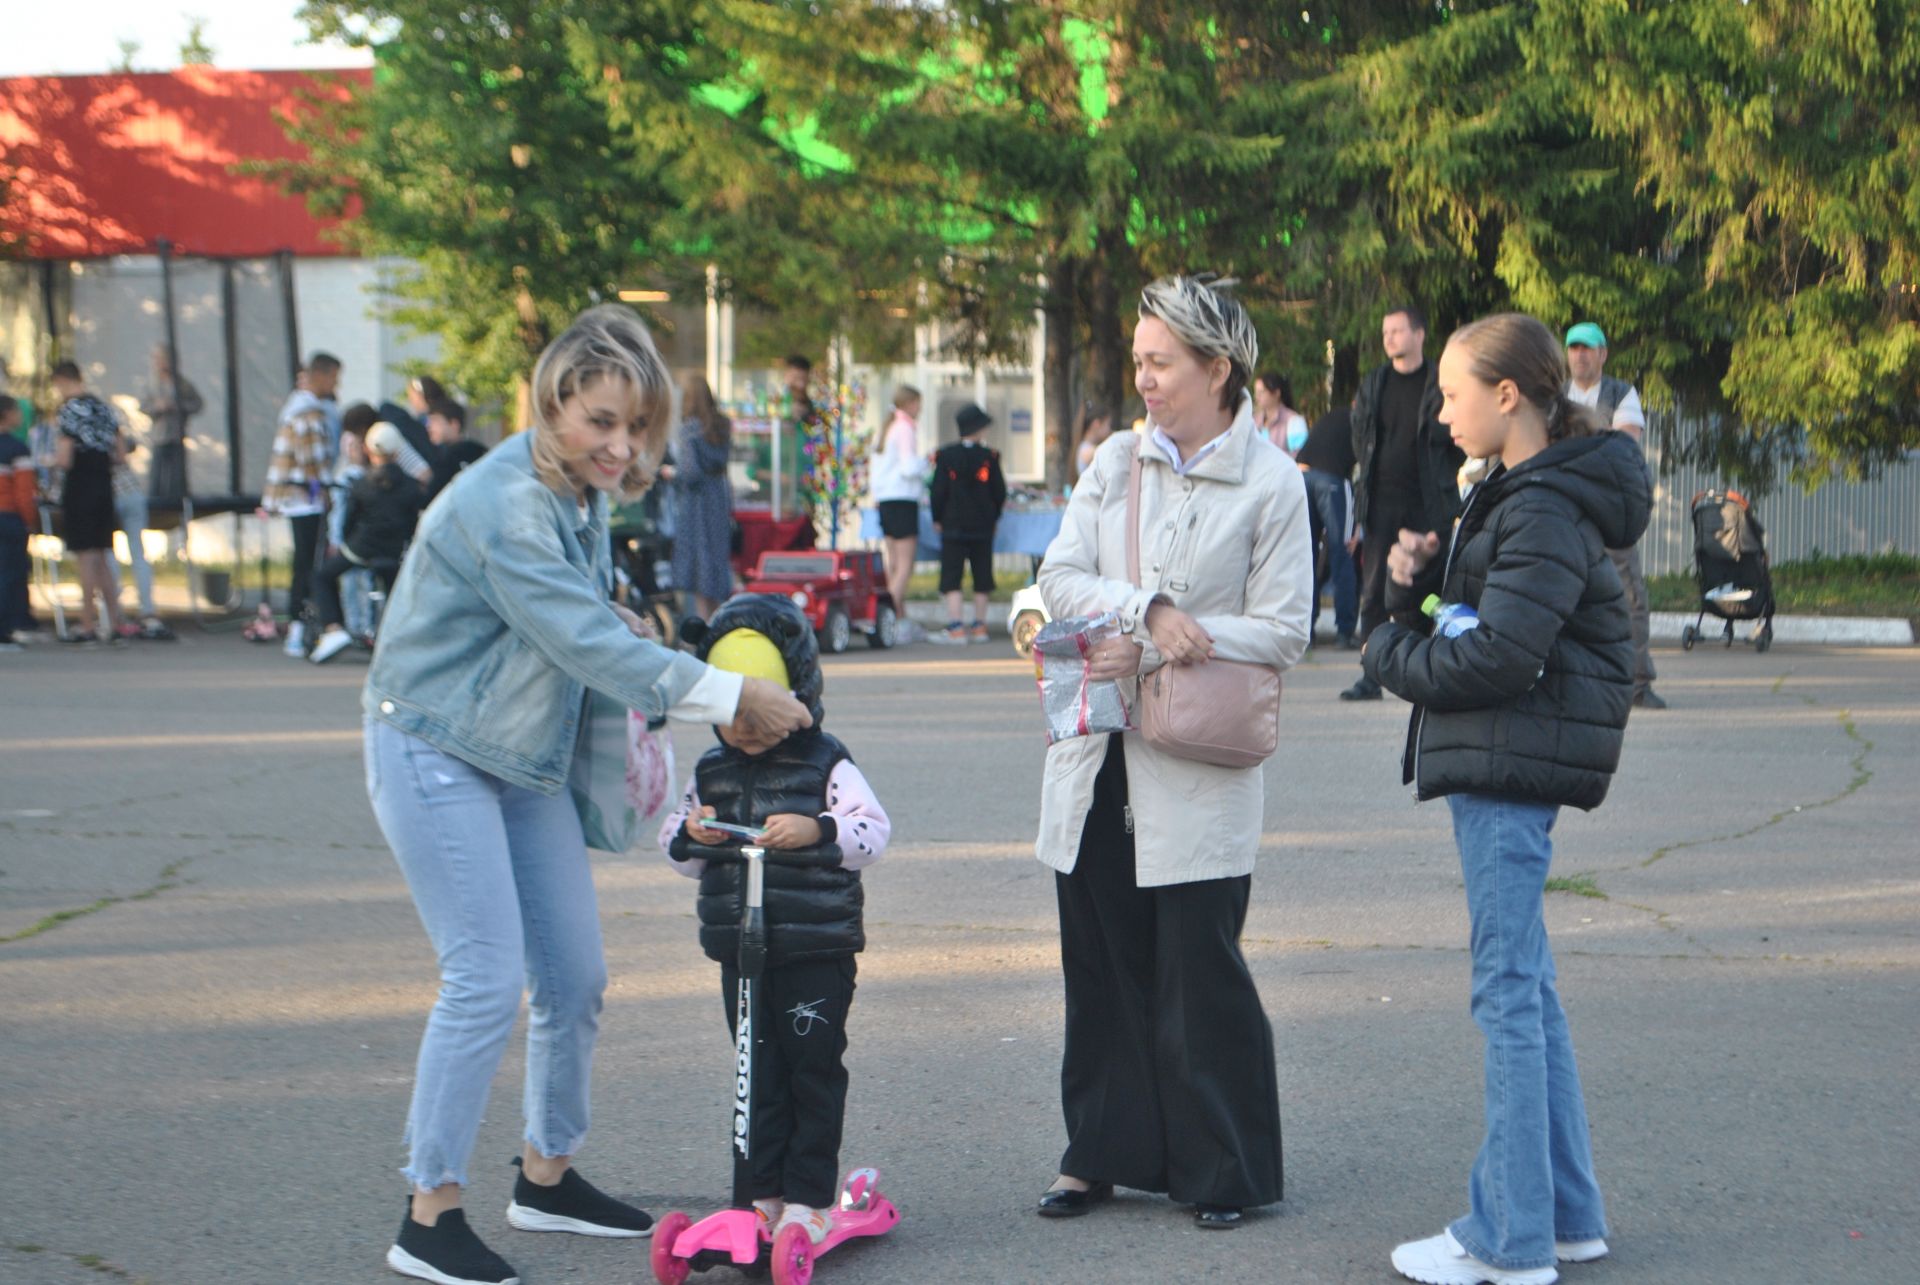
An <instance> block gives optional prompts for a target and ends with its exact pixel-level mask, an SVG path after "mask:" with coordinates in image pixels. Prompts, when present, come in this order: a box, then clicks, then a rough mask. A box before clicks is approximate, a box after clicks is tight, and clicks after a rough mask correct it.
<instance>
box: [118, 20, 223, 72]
mask: <svg viewBox="0 0 1920 1285" xmlns="http://www.w3.org/2000/svg"><path fill="white" fill-rule="evenodd" d="M135 48H138V46H135ZM132 59H133V55H132V53H131V52H129V53H128V54H127V60H128V61H129V62H131V61H132ZM180 65H181V66H182V67H210V66H212V65H213V46H212V45H210V44H208V43H207V20H206V19H205V18H197V17H192V16H189V17H188V18H187V38H186V39H185V40H182V41H181V42H180Z"/></svg>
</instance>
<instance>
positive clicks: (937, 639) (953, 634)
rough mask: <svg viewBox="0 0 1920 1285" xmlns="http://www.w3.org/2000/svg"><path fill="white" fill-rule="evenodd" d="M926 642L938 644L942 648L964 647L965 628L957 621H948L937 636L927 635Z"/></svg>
mask: <svg viewBox="0 0 1920 1285" xmlns="http://www.w3.org/2000/svg"><path fill="white" fill-rule="evenodd" d="M927 641H928V642H933V643H939V644H940V645H941V646H943V647H952V646H955V645H956V644H959V645H964V644H965V643H966V641H967V627H966V626H965V625H963V624H961V623H960V622H959V621H957V620H949V621H948V622H947V627H946V628H945V629H942V630H941V631H940V632H939V633H937V634H930V635H928V637H927Z"/></svg>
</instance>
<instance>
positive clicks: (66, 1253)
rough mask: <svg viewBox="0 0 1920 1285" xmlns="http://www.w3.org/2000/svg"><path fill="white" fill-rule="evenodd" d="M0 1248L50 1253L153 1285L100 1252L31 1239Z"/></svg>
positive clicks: (134, 1284)
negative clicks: (49, 1246)
mask: <svg viewBox="0 0 1920 1285" xmlns="http://www.w3.org/2000/svg"><path fill="white" fill-rule="evenodd" d="M0 1248H5V1249H9V1250H12V1251H13V1252H14V1253H16V1254H52V1255H55V1256H56V1257H59V1258H64V1259H66V1260H67V1261H69V1262H71V1263H73V1264H74V1265H75V1266H77V1267H84V1268H86V1269H87V1270H88V1271H90V1272H98V1273H99V1274H100V1275H102V1276H111V1277H113V1278H115V1279H116V1280H123V1281H128V1282H131V1285H154V1283H153V1281H152V1280H151V1279H149V1278H148V1277H145V1276H135V1275H134V1274H133V1273H132V1272H130V1271H128V1270H127V1269H126V1268H124V1267H122V1266H120V1264H118V1263H114V1262H109V1261H108V1260H107V1259H106V1258H105V1257H103V1256H102V1255H100V1254H82V1253H76V1252H74V1251H73V1250H70V1249H49V1248H48V1247H47V1246H45V1245H36V1244H34V1243H33V1242H31V1241H6V1242H0Z"/></svg>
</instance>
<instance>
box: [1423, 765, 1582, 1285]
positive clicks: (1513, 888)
mask: <svg viewBox="0 0 1920 1285" xmlns="http://www.w3.org/2000/svg"><path fill="white" fill-rule="evenodd" d="M1447 804H1448V806H1449V807H1450V808H1451V809H1452V810H1453V837H1454V842H1455V843H1456V844H1458V845H1459V848H1460V869H1461V872H1462V873H1463V874H1464V875H1465V876H1466V883H1467V911H1468V914H1469V917H1470V918H1471V920H1472V924H1473V929H1472V948H1473V1020H1474V1021H1475V1022H1476V1023H1478V1024H1479V1027H1480V1029H1481V1031H1482V1032H1484V1033H1485V1035H1486V1037H1487V1056H1486V1097H1487V1133H1486V1139H1485V1141H1483V1142H1482V1143H1481V1144H1480V1154H1479V1155H1478V1156H1477V1157H1475V1159H1474V1162H1473V1173H1472V1176H1471V1177H1470V1179H1469V1180H1468V1187H1467V1191H1468V1198H1469V1204H1470V1209H1471V1212H1470V1213H1468V1214H1467V1216H1466V1217H1464V1218H1461V1219H1459V1220H1458V1221H1457V1222H1455V1223H1454V1224H1453V1226H1452V1227H1450V1228H1448V1230H1449V1231H1451V1232H1452V1233H1453V1238H1454V1239H1455V1240H1457V1241H1459V1242H1460V1244H1461V1246H1462V1247H1463V1248H1465V1249H1466V1251H1467V1252H1468V1253H1470V1254H1472V1255H1473V1256H1474V1257H1475V1258H1478V1259H1480V1260H1481V1261H1482V1262H1486V1263H1491V1264H1493V1265H1494V1266H1495V1267H1501V1268H1505V1269H1507V1270H1509V1271H1522V1270H1526V1269H1528V1268H1534V1267H1547V1266H1551V1265H1552V1263H1553V1261H1554V1254H1553V1242H1554V1241H1555V1240H1556V1239H1557V1240H1594V1239H1598V1238H1601V1237H1604V1236H1605V1235H1606V1234H1607V1220H1606V1211H1605V1209H1604V1207H1603V1206H1602V1203H1601V1200H1600V1188H1599V1186H1598V1184H1597V1183H1596V1182H1595V1181H1594V1177H1593V1150H1592V1147H1591V1145H1590V1143H1589V1141H1588V1138H1587V1111H1586V1107H1585V1106H1584V1105H1583V1104H1582V1102H1581V1099H1580V1073H1579V1071H1578V1070H1577V1069H1576V1068H1575V1067H1574V1063H1573V1040H1572V1038H1571V1037H1570V1036H1569V1034H1568V1031H1567V1015H1566V1014H1565V1013H1564V1012H1562V1011H1561V1009H1560V995H1559V992H1558V991H1556V990H1555V989H1554V969H1553V953H1552V951H1551V950H1549V949H1548V946H1547V926H1546V921H1545V918H1544V917H1543V915H1542V908H1541V899H1542V897H1543V896H1544V895H1545V892H1546V882H1547V867H1548V865H1549V864H1550V863H1551V862H1552V860H1553V839H1552V834H1553V823H1554V819H1555V818H1556V817H1557V816H1558V815H1559V813H1560V809H1559V808H1558V807H1556V806H1554V805H1551V804H1544V803H1521V802H1516V801H1514V800H1511V799H1501V798H1495V797H1493V796H1491V795H1485V794H1453V795H1449V796H1448V797H1447Z"/></svg>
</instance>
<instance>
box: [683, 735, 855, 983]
mask: <svg viewBox="0 0 1920 1285" xmlns="http://www.w3.org/2000/svg"><path fill="white" fill-rule="evenodd" d="M852 757H853V756H852V755H851V754H849V753H847V747H846V746H844V745H842V744H841V743H840V742H839V741H837V740H835V739H834V738H833V737H831V736H829V735H827V734H826V733H825V732H821V731H815V730H808V731H803V732H796V733H794V734H793V735H792V736H789V737H788V738H787V739H786V740H784V741H782V742H780V744H778V745H776V746H774V747H773V748H772V749H770V750H768V751H767V752H766V753H764V754H754V755H750V754H742V753H741V752H740V751H739V750H736V749H734V748H733V747H731V746H728V745H717V746H715V747H714V748H713V749H710V750H708V751H707V752H706V753H705V754H704V755H702V756H701V759H700V763H699V766H697V767H696V768H695V769H694V789H695V790H696V792H697V793H698V794H699V796H700V801H701V802H702V803H705V804H708V805H710V806H711V807H712V808H713V810H714V812H715V814H716V815H717V816H718V817H719V819H720V820H722V821H731V822H733V823H734V824H735V825H759V824H761V823H763V822H764V821H765V820H766V819H767V818H768V817H770V816H773V815H774V814H775V813H778V812H794V813H798V814H799V815H801V816H809V817H810V816H818V815H820V813H822V812H824V811H826V810H827V780H828V778H829V777H830V776H832V775H833V768H834V765H835V764H836V763H839V762H840V761H841V760H842V759H848V760H850V759H852ZM746 886H747V884H746V867H745V866H743V865H741V864H740V863H739V862H737V861H718V862H709V863H708V864H707V868H706V871H705V873H703V874H702V875H701V876H700V906H699V910H700V948H701V949H702V950H704V951H706V952H707V958H709V959H711V960H714V961H715V962H716V963H721V964H728V965H731V964H734V963H736V962H738V961H739V958H740V920H741V919H742V918H743V917H744V916H745V914H746ZM865 901H866V893H865V891H864V890H863V889H862V888H861V886H860V872H859V871H858V870H840V869H829V868H822V867H817V866H782V865H775V864H774V863H772V862H769V863H768V864H767V882H766V913H767V963H768V965H769V966H778V965H781V964H793V963H799V962H801V961H804V960H811V959H835V958H838V957H840V956H843V955H857V954H859V953H860V951H861V950H863V949H865V947H866V944H867V937H866V930H865V929H864V928H863V927H862V925H861V907H862V906H863V905H864V904H865Z"/></svg>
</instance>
